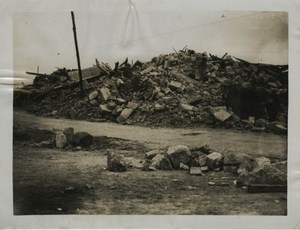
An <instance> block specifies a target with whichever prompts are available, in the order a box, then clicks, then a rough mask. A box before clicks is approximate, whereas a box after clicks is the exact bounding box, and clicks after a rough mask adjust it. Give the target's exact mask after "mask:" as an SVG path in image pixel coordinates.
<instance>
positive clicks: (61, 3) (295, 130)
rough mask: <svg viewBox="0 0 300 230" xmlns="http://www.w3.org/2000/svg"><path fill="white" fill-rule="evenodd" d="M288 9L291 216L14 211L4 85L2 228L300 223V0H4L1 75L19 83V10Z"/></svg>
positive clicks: (8, 98) (9, 97) (0, 7)
mask: <svg viewBox="0 0 300 230" xmlns="http://www.w3.org/2000/svg"><path fill="white" fill-rule="evenodd" d="M130 2H133V3H134V4H136V8H137V9H139V11H140V12H139V13H140V14H142V13H143V11H144V10H145V11H149V10H153V11H166V10H169V11H172V10H177V11H178V10H181V11H188V10H190V9H191V8H192V9H193V10H194V11H195V10H199V11H221V10H233V11H287V12H288V14H289V114H288V200H287V202H288V214H287V216H219V215H212V216H196V215H190V216H176V215H163V216H159V215H157V216H153V215H152V216H151V215H139V216H137V215H89V216H80V215H36V216H34V215H31V216H14V215H13V190H12V189H13V183H12V165H13V164H12V163H13V162H12V159H13V157H12V125H13V106H12V105H13V88H12V86H11V85H9V84H7V85H5V84H0V106H1V112H0V116H1V117H0V130H1V138H0V146H1V159H0V181H1V186H0V194H1V196H0V227H1V229H3V228H26V229H28V228H40V229H42V228H159V229H161V228H173V229H174V228H206V229H209V228H230V229H235V228H262V229H266V228H272V229H279V228H280V229H282V228H291V229H294V228H300V206H299V204H300V199H299V197H300V192H299V191H300V183H299V181H300V179H299V175H300V173H299V169H300V155H299V154H300V153H299V148H300V145H299V140H300V122H299V121H300V103H299V96H300V75H299V74H300V63H299V60H300V1H299V0H243V1H240V0H185V1H182V0H131V1H130V0H114V1H111V0H72V1H71V0H40V1H37V0H36V1H32V0H0V79H1V78H6V79H8V81H6V82H8V83H9V82H10V83H13V49H14V47H13V15H14V14H15V13H20V12H28V13H30V12H49V13H51V12H53V13H54V12H68V13H69V12H70V11H71V10H73V11H86V12H89V11H115V10H124V9H125V10H127V9H128V4H130Z"/></svg>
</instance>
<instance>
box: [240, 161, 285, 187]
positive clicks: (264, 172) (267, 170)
mask: <svg viewBox="0 0 300 230" xmlns="http://www.w3.org/2000/svg"><path fill="white" fill-rule="evenodd" d="M240 179H242V181H243V183H244V184H270V185H286V184H287V173H286V171H284V170H280V168H277V167H276V166H274V165H273V164H270V165H264V166H263V167H262V168H260V169H258V170H256V171H253V172H251V173H249V175H248V176H246V177H244V178H240Z"/></svg>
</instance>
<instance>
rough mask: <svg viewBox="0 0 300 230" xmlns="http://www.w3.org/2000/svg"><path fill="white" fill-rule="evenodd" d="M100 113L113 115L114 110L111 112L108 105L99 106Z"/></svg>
mask: <svg viewBox="0 0 300 230" xmlns="http://www.w3.org/2000/svg"><path fill="white" fill-rule="evenodd" d="M99 111H100V113H111V112H112V110H110V109H109V108H108V106H107V104H104V105H99Z"/></svg>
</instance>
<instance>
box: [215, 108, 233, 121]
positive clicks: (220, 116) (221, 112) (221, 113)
mask: <svg viewBox="0 0 300 230" xmlns="http://www.w3.org/2000/svg"><path fill="white" fill-rule="evenodd" d="M211 111H212V114H213V115H214V117H215V118H216V119H217V120H219V121H222V122H224V121H226V120H227V119H229V118H230V117H231V114H230V113H228V112H227V109H226V107H225V106H218V107H212V108H211Z"/></svg>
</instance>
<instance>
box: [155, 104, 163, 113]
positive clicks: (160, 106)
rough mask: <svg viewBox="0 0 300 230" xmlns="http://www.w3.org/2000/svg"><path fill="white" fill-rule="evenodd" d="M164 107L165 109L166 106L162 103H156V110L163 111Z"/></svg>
mask: <svg viewBox="0 0 300 230" xmlns="http://www.w3.org/2000/svg"><path fill="white" fill-rule="evenodd" d="M164 109H165V107H164V106H163V105H161V104H158V103H156V104H155V105H154V110H156V111H163V110H164Z"/></svg>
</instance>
